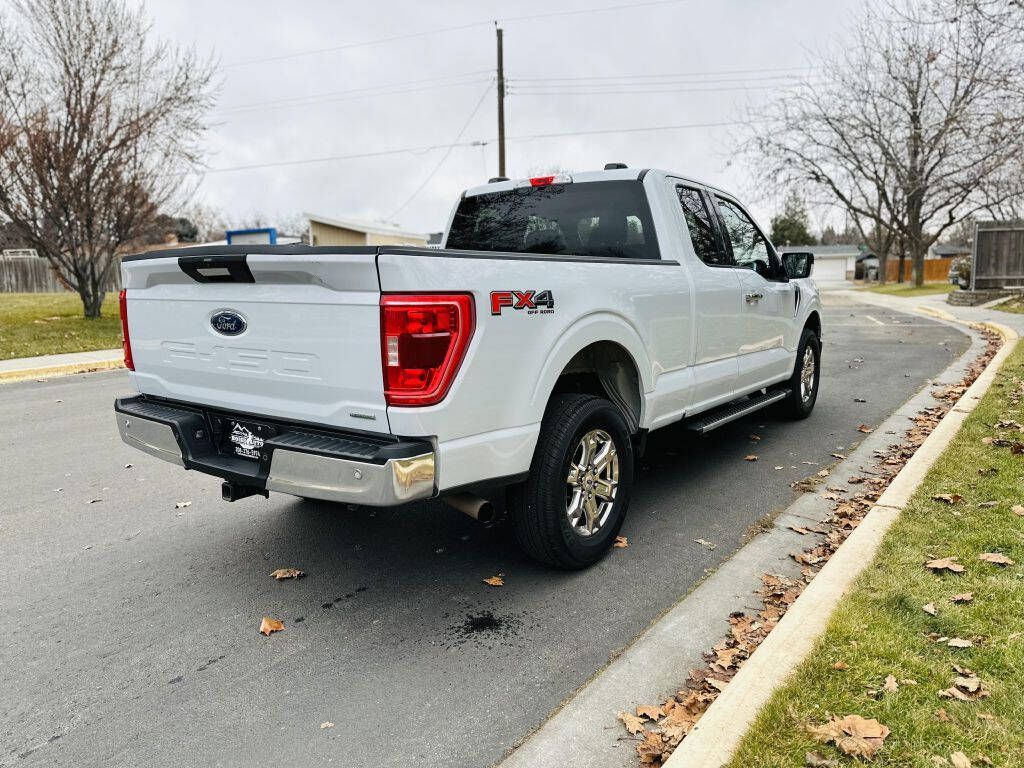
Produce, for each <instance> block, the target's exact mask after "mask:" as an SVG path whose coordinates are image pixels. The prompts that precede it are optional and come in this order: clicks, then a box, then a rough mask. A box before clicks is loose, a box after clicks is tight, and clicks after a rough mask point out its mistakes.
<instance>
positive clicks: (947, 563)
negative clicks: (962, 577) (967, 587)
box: [924, 557, 964, 573]
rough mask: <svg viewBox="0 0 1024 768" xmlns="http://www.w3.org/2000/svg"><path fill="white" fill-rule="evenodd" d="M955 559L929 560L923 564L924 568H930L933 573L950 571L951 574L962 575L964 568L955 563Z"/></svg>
mask: <svg viewBox="0 0 1024 768" xmlns="http://www.w3.org/2000/svg"><path fill="white" fill-rule="evenodd" d="M956 560H957V559H956V558H955V557H940V558H938V559H937V560H929V561H928V562H927V563H925V564H924V567H925V568H931V569H932V570H933V571H952V572H953V573H963V572H964V567H963V566H962V565H960V563H958V562H957V561H956Z"/></svg>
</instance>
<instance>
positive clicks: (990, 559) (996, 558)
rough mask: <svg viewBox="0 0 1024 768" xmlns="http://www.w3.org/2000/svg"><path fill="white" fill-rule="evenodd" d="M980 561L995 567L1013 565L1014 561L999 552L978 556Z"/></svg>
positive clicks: (984, 553) (983, 553)
mask: <svg viewBox="0 0 1024 768" xmlns="http://www.w3.org/2000/svg"><path fill="white" fill-rule="evenodd" d="M978 559H979V560H984V561H985V562H986V563H992V564H993V565H1013V560H1011V559H1010V558H1008V557H1007V556H1006V555H1003V554H1000V553H999V552H982V553H981V554H980V555H978Z"/></svg>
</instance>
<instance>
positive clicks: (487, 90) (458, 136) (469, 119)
mask: <svg viewBox="0 0 1024 768" xmlns="http://www.w3.org/2000/svg"><path fill="white" fill-rule="evenodd" d="M490 92H491V86H490V85H488V86H487V87H486V88H485V89H484V92H483V93H482V94H481V95H480V101H478V102H477V103H476V106H475V107H473V111H472V112H470V113H469V117H467V118H466V122H465V123H463V124H462V128H460V129H459V132H458V133H457V134H456V135H455V139H454V140H453V141H452V143H451V144H449V145H448V148H447V149H446V150H445V151H444V154H443V155H441V159H440V160H438V161H437V165H435V166H434V169H433V170H432V171H431V172H430V173H428V174H427V178H425V179H424V180H423V183H422V184H420V185H419V186H418V187H416V191H415V192H413V193H412V194H411V195H409V197H408V199H407V200H406V201H405V202H404V203H402V204H401V205H400V206H398V208H396V209H395V212H394V213H392V214H391V215H390V216H389V217H388V218H389V219H394V218H395V217H396V216H398V214H400V213H401V212H402V211H403V210H405V207H406V206H407V205H409V203H411V202H412V201H413V200H414V199H415V198H416V196H417V195H418V194H419V193H420V192H422V191H423V188H424V187H425V186H427V184H428V183H429V182H430V180H431V179H432V178H434V174H436V173H437V172H438V171H439V170H441V166H442V165H444V161H445V160H447V159H448V155H450V154H451V153H452V150H453V149H455V145H456V144H458V142H459V140H460V139H461V138H462V134H464V133H465V132H466V129H467V128H469V124H470V123H471V122H473V118H474V117H476V113H477V112H479V111H480V107H482V106H483V103H484V99H485V98H487V94H488V93H490Z"/></svg>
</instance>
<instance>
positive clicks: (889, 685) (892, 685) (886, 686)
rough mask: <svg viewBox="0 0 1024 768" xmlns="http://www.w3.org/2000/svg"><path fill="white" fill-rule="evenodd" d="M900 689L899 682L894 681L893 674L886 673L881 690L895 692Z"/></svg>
mask: <svg viewBox="0 0 1024 768" xmlns="http://www.w3.org/2000/svg"><path fill="white" fill-rule="evenodd" d="M899 689H900V684H899V683H897V682H896V676H895V675H887V676H886V678H885V683H883V684H882V690H883V691H888V692H889V693H896V691H898V690H899Z"/></svg>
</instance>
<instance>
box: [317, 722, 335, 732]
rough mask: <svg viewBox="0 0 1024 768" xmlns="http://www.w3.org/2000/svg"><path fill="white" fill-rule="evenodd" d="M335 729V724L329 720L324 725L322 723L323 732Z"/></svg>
mask: <svg viewBox="0 0 1024 768" xmlns="http://www.w3.org/2000/svg"><path fill="white" fill-rule="evenodd" d="M333 727H334V723H332V722H331V721H330V720H328V721H326V722H323V723H320V730H323V729H324V728H333Z"/></svg>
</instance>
